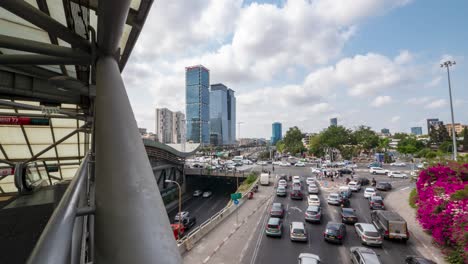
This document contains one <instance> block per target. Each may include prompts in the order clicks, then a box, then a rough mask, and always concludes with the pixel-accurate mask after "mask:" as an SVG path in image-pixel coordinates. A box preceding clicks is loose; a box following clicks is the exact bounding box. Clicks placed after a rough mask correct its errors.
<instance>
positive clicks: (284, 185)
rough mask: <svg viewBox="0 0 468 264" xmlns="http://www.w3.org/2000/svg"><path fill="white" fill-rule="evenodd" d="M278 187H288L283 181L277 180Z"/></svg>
mask: <svg viewBox="0 0 468 264" xmlns="http://www.w3.org/2000/svg"><path fill="white" fill-rule="evenodd" d="M278 187H284V188H287V187H288V183H287V182H286V181H285V180H279V181H278Z"/></svg>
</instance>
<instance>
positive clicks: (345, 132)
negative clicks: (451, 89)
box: [321, 126, 351, 150]
mask: <svg viewBox="0 0 468 264" xmlns="http://www.w3.org/2000/svg"><path fill="white" fill-rule="evenodd" d="M321 139H322V141H323V144H324V145H325V146H327V147H329V148H334V149H339V150H340V149H341V147H342V146H343V145H348V144H350V143H351V130H349V129H346V128H345V127H343V126H330V127H328V128H327V129H325V130H324V131H323V132H322V133H321Z"/></svg>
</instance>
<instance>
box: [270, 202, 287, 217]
mask: <svg viewBox="0 0 468 264" xmlns="http://www.w3.org/2000/svg"><path fill="white" fill-rule="evenodd" d="M283 216H284V207H283V204H282V203H273V204H272V206H271V209H270V217H279V218H283Z"/></svg>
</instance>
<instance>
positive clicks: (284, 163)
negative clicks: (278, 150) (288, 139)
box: [280, 161, 291, 167]
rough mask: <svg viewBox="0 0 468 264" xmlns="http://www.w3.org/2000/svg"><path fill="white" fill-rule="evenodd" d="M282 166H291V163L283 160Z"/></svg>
mask: <svg viewBox="0 0 468 264" xmlns="http://www.w3.org/2000/svg"><path fill="white" fill-rule="evenodd" d="M280 166H281V167H289V166H291V163H289V162H286V161H283V162H281V164H280Z"/></svg>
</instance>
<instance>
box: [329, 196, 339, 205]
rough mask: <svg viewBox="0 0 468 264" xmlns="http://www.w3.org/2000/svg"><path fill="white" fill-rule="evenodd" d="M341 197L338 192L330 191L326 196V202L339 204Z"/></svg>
mask: <svg viewBox="0 0 468 264" xmlns="http://www.w3.org/2000/svg"><path fill="white" fill-rule="evenodd" d="M341 202H342V200H341V197H340V195H339V194H338V193H330V194H329V195H328V198H327V203H328V204H333V205H341Z"/></svg>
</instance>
